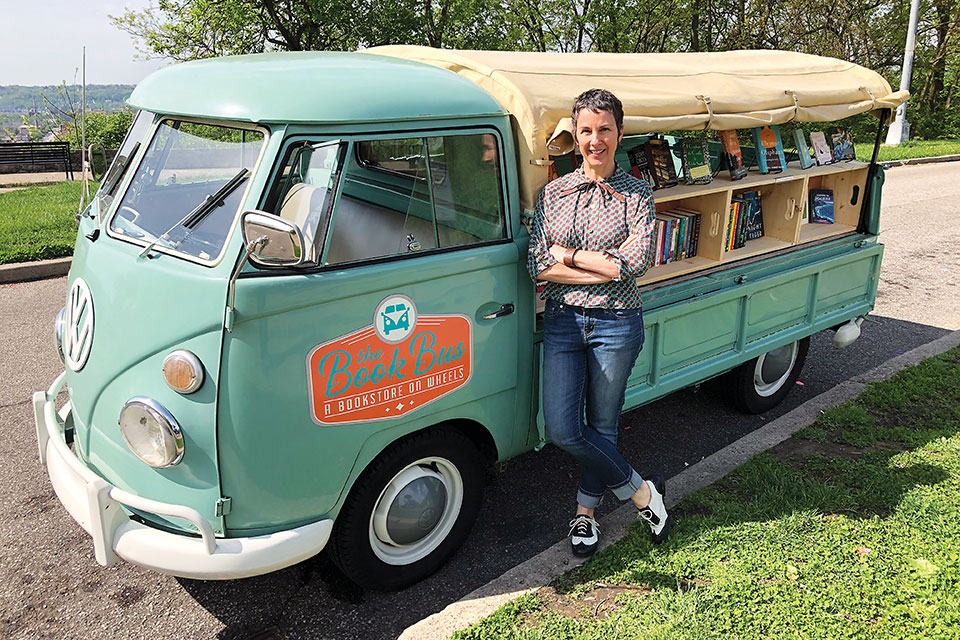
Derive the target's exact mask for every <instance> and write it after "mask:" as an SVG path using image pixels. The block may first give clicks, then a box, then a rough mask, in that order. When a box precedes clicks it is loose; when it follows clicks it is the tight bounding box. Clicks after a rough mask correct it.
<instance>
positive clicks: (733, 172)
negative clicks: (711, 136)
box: [720, 129, 747, 180]
mask: <svg viewBox="0 0 960 640" xmlns="http://www.w3.org/2000/svg"><path fill="white" fill-rule="evenodd" d="M720 145H721V146H722V147H723V159H724V160H725V161H726V163H727V169H729V170H730V179H731V180H739V179H740V178H743V177H745V176H746V175H747V165H745V164H744V163H743V153H742V152H741V151H740V141H739V140H738V139H737V130H736V129H727V130H726V131H721V132H720Z"/></svg>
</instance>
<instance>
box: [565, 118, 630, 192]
mask: <svg viewBox="0 0 960 640" xmlns="http://www.w3.org/2000/svg"><path fill="white" fill-rule="evenodd" d="M622 138H623V133H621V132H619V131H617V121H616V120H614V118H613V114H612V113H610V112H609V111H592V110H591V109H581V110H580V112H579V113H578V114H577V131H576V140H577V146H578V147H579V148H580V154H581V155H582V156H583V164H584V171H586V172H587V173H588V174H591V173H592V174H595V176H593V177H595V178H596V177H599V178H607V177H610V176H611V175H613V171H614V169H615V168H616V165H615V163H614V159H613V154H614V153H615V152H616V151H617V145H618V144H620V140H621V139H622Z"/></svg>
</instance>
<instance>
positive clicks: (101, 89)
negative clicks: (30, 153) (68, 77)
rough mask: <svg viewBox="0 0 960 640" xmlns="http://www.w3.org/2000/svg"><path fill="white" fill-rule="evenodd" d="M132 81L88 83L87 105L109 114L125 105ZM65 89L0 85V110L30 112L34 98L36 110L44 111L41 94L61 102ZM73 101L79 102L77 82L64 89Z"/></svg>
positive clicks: (131, 88) (49, 86)
mask: <svg viewBox="0 0 960 640" xmlns="http://www.w3.org/2000/svg"><path fill="white" fill-rule="evenodd" d="M133 87H134V85H132V84H88V85H87V108H88V109H91V110H93V111H106V112H108V113H112V112H114V111H119V110H120V109H122V108H123V107H124V103H123V101H124V100H125V99H126V98H127V96H129V95H130V94H131V93H132V92H133ZM63 90H64V88H63V87H61V86H56V85H46V86H38V87H29V86H23V85H19V84H12V85H6V86H0V111H4V112H8V113H11V112H12V113H32V112H33V108H34V100H36V107H37V110H38V111H44V106H43V105H44V103H43V98H44V96H45V97H46V98H47V100H50V101H52V102H55V103H57V104H62V103H63V102H65V101H66V97H65V95H64V94H62V93H61V91H63ZM65 90H66V92H67V93H69V95H70V97H71V98H72V99H73V100H74V102H75V103H77V104H78V105H79V103H80V92H81V91H80V90H81V87H80V85H67V86H66V88H65Z"/></svg>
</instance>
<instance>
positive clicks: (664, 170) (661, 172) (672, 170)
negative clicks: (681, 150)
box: [644, 138, 679, 189]
mask: <svg viewBox="0 0 960 640" xmlns="http://www.w3.org/2000/svg"><path fill="white" fill-rule="evenodd" d="M644 147H645V148H646V152H647V163H648V164H649V166H650V172H651V173H652V174H653V180H654V184H653V187H654V189H663V188H665V187H673V186H676V185H677V184H678V183H679V180H678V179H677V169H676V167H675V166H674V164H673V153H672V152H671V150H670V143H669V142H667V141H666V140H664V139H663V138H651V139H650V140H648V141H647V142H646V143H645V144H644Z"/></svg>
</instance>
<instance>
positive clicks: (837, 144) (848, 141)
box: [833, 128, 857, 162]
mask: <svg viewBox="0 0 960 640" xmlns="http://www.w3.org/2000/svg"><path fill="white" fill-rule="evenodd" d="M856 158H857V156H856V153H855V152H854V148H853V139H852V138H851V137H850V132H849V131H848V130H846V129H839V128H838V129H837V132H836V133H835V134H833V161H834V162H850V161H851V160H856Z"/></svg>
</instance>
